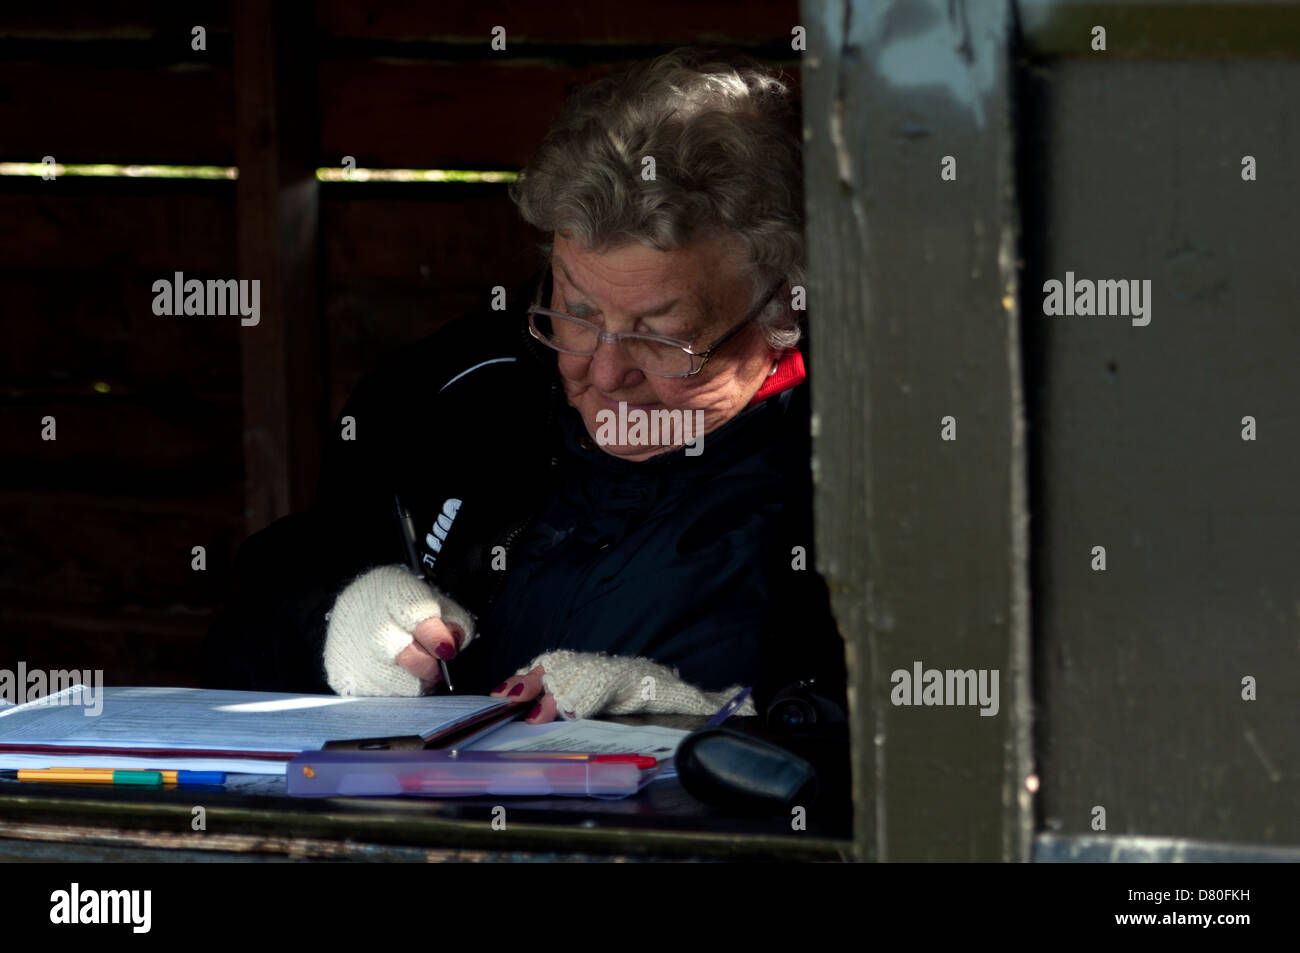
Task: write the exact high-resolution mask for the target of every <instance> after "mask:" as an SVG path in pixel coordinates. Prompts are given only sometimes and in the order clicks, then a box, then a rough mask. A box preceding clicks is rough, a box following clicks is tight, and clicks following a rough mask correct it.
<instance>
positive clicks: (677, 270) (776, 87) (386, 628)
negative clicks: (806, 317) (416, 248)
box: [205, 50, 844, 723]
mask: <svg viewBox="0 0 1300 953" xmlns="http://www.w3.org/2000/svg"><path fill="white" fill-rule="evenodd" d="M796 132H797V130H796V129H795V128H793V127H792V126H791V110H790V104H789V90H788V88H787V87H786V85H785V84H784V83H783V82H782V81H781V80H780V79H779V78H777V77H776V76H774V75H772V74H771V73H770V72H768V71H766V70H764V69H763V68H761V67H759V66H757V65H756V64H753V63H751V62H749V61H736V60H728V61H725V62H717V61H710V60H709V59H708V58H707V57H705V56H702V55H700V54H696V53H693V52H691V51H686V50H679V51H676V52H674V53H671V54H668V55H665V56H661V57H659V58H657V59H655V60H653V61H650V62H647V63H643V64H638V65H636V66H635V67H633V68H632V69H630V70H628V71H626V72H624V73H622V74H620V75H617V76H614V77H610V78H607V79H604V80H602V81H599V82H596V83H593V84H591V85H590V86H587V87H585V88H582V89H580V90H578V91H577V92H576V93H575V94H574V95H573V96H571V97H570V99H569V101H568V102H567V103H566V105H565V107H564V109H563V112H562V113H561V115H560V116H559V118H558V119H557V121H556V122H555V124H554V125H553V127H552V128H551V130H550V132H549V134H548V135H547V136H546V138H545V140H544V141H543V142H542V144H541V146H540V147H539V149H538V151H537V153H536V155H535V156H534V158H533V160H532V161H531V162H530V163H529V165H528V167H527V169H526V170H525V171H524V173H523V174H522V175H521V176H520V178H519V180H518V181H517V182H516V183H515V184H514V186H513V187H512V189H511V196H512V198H513V199H514V201H515V203H516V204H517V206H518V208H519V211H520V213H521V215H522V217H523V218H524V219H525V220H526V221H527V222H529V223H530V224H532V225H533V226H535V227H537V228H538V229H541V230H542V231H543V232H544V233H545V234H547V235H548V236H550V239H551V240H550V241H549V242H548V243H547V246H546V263H545V266H544V268H543V269H542V271H541V273H540V275H539V277H538V279H537V280H536V281H535V282H534V283H533V284H532V285H531V286H530V287H529V288H527V289H521V293H520V294H519V295H518V297H517V298H516V299H513V300H509V302H508V306H507V307H506V308H504V309H495V310H484V311H483V312H482V313H479V314H472V315H468V316H466V317H464V318H461V319H460V320H458V321H456V322H453V323H452V324H451V325H449V326H448V327H447V328H445V329H444V330H443V331H441V332H440V333H438V334H436V335H434V336H433V337H431V338H429V339H428V340H426V341H424V342H421V343H418V344H416V345H414V346H412V347H411V348H409V349H408V351H407V352H406V353H405V354H403V355H402V356H401V357H400V358H398V359H397V360H396V361H395V362H394V363H392V364H390V366H388V367H386V368H384V369H382V370H381V372H379V373H377V374H375V375H373V376H372V377H370V378H369V379H368V380H367V381H366V382H365V383H363V384H362V385H361V387H360V388H359V389H358V390H357V392H356V393H355V394H354V395H353V397H352V398H351V400H350V401H349V403H348V405H347V407H346V408H345V409H344V411H343V415H342V419H341V422H340V427H339V430H338V431H337V433H338V434H339V435H340V436H339V437H338V438H337V439H336V441H335V442H334V443H333V445H332V446H331V447H330V450H329V453H328V455H327V459H326V464H325V468H324V470H323V475H322V496H321V500H320V503H319V504H318V505H317V506H316V507H315V508H314V509H313V510H312V511H310V512H308V513H306V514H301V515H296V516H292V517H288V518H286V519H284V520H281V521H279V522H278V523H276V524H275V525H274V526H272V527H270V528H269V529H268V530H266V531H264V532H263V533H260V534H258V535H257V536H254V537H253V538H251V539H250V540H249V541H248V542H247V543H246V544H245V545H244V547H243V548H242V549H241V552H240V557H239V564H238V567H237V569H238V578H237V590H236V593H235V596H234V598H233V599H232V601H231V603H230V605H229V606H228V608H227V609H226V610H225V611H224V612H223V613H222V615H221V616H220V617H219V619H218V621H217V623H216V625H215V626H214V629H213V632H212V636H211V639H210V643H209V649H210V668H209V673H208V675H207V677H206V679H205V684H209V685H214V686H217V685H219V686H223V687H247V688H260V689H280V690H294V691H322V690H324V689H325V687H326V686H328V687H329V688H331V689H333V690H334V691H336V692H338V693H340V694H351V695H414V694H418V693H421V692H429V691H433V690H435V689H436V686H437V683H438V681H439V680H440V677H441V676H440V672H439V665H438V660H439V659H442V660H453V661H452V662H451V666H450V671H451V673H452V679H453V682H454V687H455V689H456V691H457V692H465V693H476V694H485V693H491V694H493V695H497V696H502V697H507V698H513V699H517V700H520V699H522V700H532V699H534V698H536V699H537V703H536V705H535V706H534V707H533V708H532V712H531V714H530V715H529V718H528V720H529V721H531V722H534V723H537V722H544V721H550V720H551V719H553V718H555V717H557V716H558V717H566V718H583V717H589V716H592V715H598V714H602V713H611V714H622V713H631V712H640V711H647V712H681V713H694V714H709V713H712V712H713V711H714V710H716V709H717V708H718V707H719V706H720V705H721V704H722V703H723V702H724V701H725V700H726V699H727V698H728V697H729V694H730V693H732V692H734V691H735V690H736V689H737V687H738V686H740V685H747V686H753V687H754V689H755V692H754V696H753V700H751V701H750V702H747V703H746V707H745V708H744V709H742V713H746V714H752V713H754V712H755V711H756V709H755V707H754V702H756V703H757V710H762V709H763V707H764V706H765V705H766V704H767V703H768V702H769V701H770V700H771V698H772V696H773V695H774V694H775V693H776V692H777V691H778V690H779V689H780V688H782V687H783V686H786V685H788V684H790V683H794V682H798V681H800V680H809V679H815V680H816V682H817V686H816V687H817V690H818V691H819V692H820V694H822V695H825V696H828V697H831V698H835V699H837V700H842V698H843V693H844V684H843V683H844V672H843V651H842V645H841V642H840V640H839V637H838V635H837V633H836V631H835V628H834V623H833V622H832V620H831V618H830V614H829V611H828V606H827V596H826V591H825V586H824V584H822V582H821V581H820V579H819V578H818V577H817V576H816V574H815V571H814V570H813V569H812V568H811V543H812V539H811V530H810V518H809V507H810V504H809V495H810V487H809V482H810V481H809V446H808V433H809V414H808V396H807V387H806V385H803V384H802V382H803V379H804V368H803V361H802V357H801V355H800V352H799V351H798V350H797V348H796V345H797V343H798V341H799V339H800V327H799V321H798V318H799V316H800V315H799V313H798V312H797V311H796V310H794V308H793V307H792V301H793V297H794V291H793V289H794V288H795V287H796V286H798V285H800V284H801V281H802V276H803V238H802V190H801V181H802V180H801V176H802V173H801V167H800V154H799V145H798V138H797V135H796ZM395 497H398V498H400V499H401V500H402V501H404V503H405V505H406V507H407V508H408V509H409V510H410V512H411V514H412V516H413V519H414V523H415V526H416V527H417V538H418V540H419V549H418V558H419V559H420V560H421V562H422V565H423V566H424V567H426V572H427V574H428V576H429V577H430V578H431V579H432V580H433V582H434V583H435V585H434V586H430V585H429V584H427V583H426V582H425V581H424V580H422V579H421V578H419V577H417V576H416V575H415V574H413V573H412V572H410V571H409V570H408V569H407V568H406V565H405V560H404V558H403V549H402V544H401V541H400V538H399V535H398V531H397V528H396V527H397V519H396V517H395V515H394V498H395Z"/></svg>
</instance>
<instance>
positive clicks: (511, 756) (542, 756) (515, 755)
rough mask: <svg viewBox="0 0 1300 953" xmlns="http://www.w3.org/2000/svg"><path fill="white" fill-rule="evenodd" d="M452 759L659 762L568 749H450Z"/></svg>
mask: <svg viewBox="0 0 1300 953" xmlns="http://www.w3.org/2000/svg"><path fill="white" fill-rule="evenodd" d="M447 758H448V762H450V761H475V762H477V761H489V762H490V761H589V762H591V763H593V764H634V765H636V766H637V767H638V768H653V767H654V766H655V765H657V764H658V763H659V762H658V761H657V760H655V759H654V758H652V757H650V755H644V754H575V753H570V752H568V751H449V752H447Z"/></svg>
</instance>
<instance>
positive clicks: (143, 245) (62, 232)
mask: <svg viewBox="0 0 1300 953" xmlns="http://www.w3.org/2000/svg"><path fill="white" fill-rule="evenodd" d="M234 193H235V186H234V183H233V182H198V181H185V182H168V181H162V180H152V181H149V182H143V181H138V180H136V181H133V180H127V179H77V180H73V179H60V180H55V181H49V182H45V181H41V180H39V179H11V180H9V181H7V182H3V183H0V250H3V257H0V268H4V269H23V270H26V269H32V268H45V269H48V268H54V267H59V268H68V267H70V266H75V267H77V268H96V267H102V268H109V269H113V270H115V271H123V272H129V271H131V270H133V269H137V270H140V271H143V272H146V273H149V274H153V273H154V272H157V274H155V275H154V277H170V276H171V275H170V273H171V272H172V271H176V270H182V271H193V272H208V273H211V276H214V277H215V276H216V275H219V274H220V275H228V274H229V272H230V270H231V269H232V268H233V266H234V241H233V239H234V234H235V220H234V214H233V208H232V204H231V200H232V199H233V197H234ZM205 277H206V276H205ZM151 302H152V297H151V298H150V300H149V301H147V302H145V305H146V307H148V306H149V304H150V303H151Z"/></svg>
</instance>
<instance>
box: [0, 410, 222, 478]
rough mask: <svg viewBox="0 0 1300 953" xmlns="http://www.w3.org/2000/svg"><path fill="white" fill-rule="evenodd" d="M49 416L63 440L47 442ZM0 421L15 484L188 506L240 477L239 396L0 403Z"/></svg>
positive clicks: (1, 448)
mask: <svg viewBox="0 0 1300 953" xmlns="http://www.w3.org/2000/svg"><path fill="white" fill-rule="evenodd" d="M47 415H48V416H52V417H54V419H55V422H56V427H57V438H58V439H56V440H49V441H47V440H42V439H41V429H42V427H41V419H42V418H43V417H45V416H47ZM0 421H3V427H2V428H0V471H3V473H4V474H5V485H6V486H10V487H23V488H28V489H40V490H42V491H49V490H60V491H84V492H100V493H124V494H150V495H156V496H159V497H162V498H167V499H188V498H192V497H194V496H196V495H203V494H207V493H212V492H218V491H221V490H223V489H224V488H225V487H227V486H229V485H231V484H233V483H235V482H237V481H238V480H239V476H240V463H239V445H240V442H239V441H240V427H239V423H240V422H239V403H238V399H237V396H236V395H228V396H226V397H221V396H209V397H198V396H195V395H194V394H191V393H187V392H186V391H184V390H176V391H171V392H158V393H155V394H153V395H150V396H134V397H128V396H121V395H115V394H106V395H97V394H92V395H90V396H89V397H79V398H76V397H57V396H52V395H39V394H33V395H29V396H27V397H25V398H20V399H14V398H9V399H6V400H4V401H3V402H0Z"/></svg>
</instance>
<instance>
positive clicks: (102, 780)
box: [0, 768, 163, 788]
mask: <svg viewBox="0 0 1300 953" xmlns="http://www.w3.org/2000/svg"><path fill="white" fill-rule="evenodd" d="M0 778H11V779H12V778H17V779H18V780H19V781H44V782H46V783H50V782H61V783H68V784H112V785H117V786H125V787H152V788H156V787H160V786H161V785H162V783H163V776H162V772H161V771H117V770H112V769H101V768H19V769H18V770H8V771H0Z"/></svg>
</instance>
